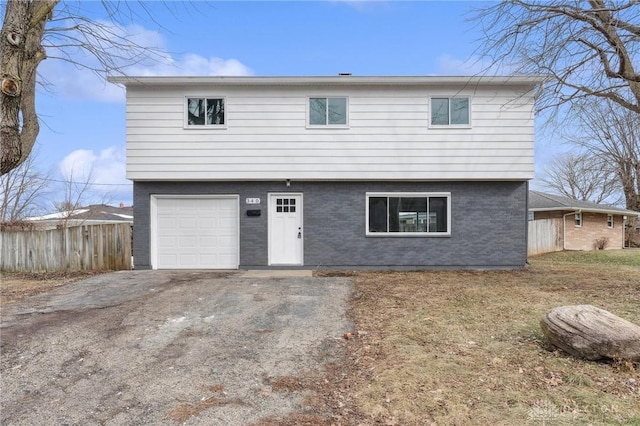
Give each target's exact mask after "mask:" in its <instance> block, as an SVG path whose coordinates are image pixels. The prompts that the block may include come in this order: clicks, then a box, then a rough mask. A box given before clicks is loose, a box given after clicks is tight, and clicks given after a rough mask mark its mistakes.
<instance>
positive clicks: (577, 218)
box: [573, 213, 582, 228]
mask: <svg viewBox="0 0 640 426" xmlns="http://www.w3.org/2000/svg"><path fill="white" fill-rule="evenodd" d="M573 223H574V225H575V226H576V228H580V227H581V226H582V213H576V214H575V216H574V217H573Z"/></svg>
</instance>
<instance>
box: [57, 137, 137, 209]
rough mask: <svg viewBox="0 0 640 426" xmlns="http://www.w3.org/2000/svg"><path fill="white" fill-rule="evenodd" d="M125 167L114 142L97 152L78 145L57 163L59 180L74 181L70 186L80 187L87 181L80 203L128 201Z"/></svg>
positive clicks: (122, 156) (124, 162)
mask: <svg viewBox="0 0 640 426" xmlns="http://www.w3.org/2000/svg"><path fill="white" fill-rule="evenodd" d="M125 169H126V160H125V153H124V149H122V148H119V147H115V146H112V147H109V148H106V149H103V150H101V151H100V152H94V151H93V150H90V149H78V150H75V151H73V152H71V153H70V154H68V155H67V156H66V157H64V159H63V160H62V161H61V162H60V164H59V171H60V174H61V176H62V178H63V180H65V181H66V182H74V185H73V186H74V188H78V189H82V188H84V186H85V183H88V185H86V187H87V190H86V191H85V193H84V194H83V196H84V198H86V199H85V200H83V201H84V202H83V203H82V204H92V203H104V202H107V203H108V202H112V201H113V202H120V201H124V202H125V203H126V204H129V203H130V202H131V201H130V200H131V198H132V194H131V186H132V184H131V182H129V181H128V180H127V179H126V177H125Z"/></svg>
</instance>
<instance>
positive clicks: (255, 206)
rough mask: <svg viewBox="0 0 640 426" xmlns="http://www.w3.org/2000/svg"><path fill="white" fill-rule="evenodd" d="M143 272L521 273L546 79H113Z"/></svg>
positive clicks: (136, 251)
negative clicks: (538, 99)
mask: <svg viewBox="0 0 640 426" xmlns="http://www.w3.org/2000/svg"><path fill="white" fill-rule="evenodd" d="M110 81H111V82H114V83H120V84H124V85H125V86H126V89H127V178H128V179H131V180H132V181H133V183H134V215H135V218H136V221H135V224H134V227H135V229H134V231H135V232H134V257H135V260H136V269H148V268H153V269H175V268H190V269H192V268H195V269H198V268H201V269H209V268H218V269H226V268H230V269H235V268H241V269H247V268H341V269H345V268H359V269H362V268H375V269H386V268H389V269H392V268H395V269H414V268H418V269H423V268H521V267H523V266H524V264H525V262H526V259H527V245H526V232H527V190H528V181H529V180H530V179H532V178H533V177H534V158H533V156H534V154H533V145H534V143H533V139H534V138H533V133H534V125H533V121H534V117H533V104H534V94H535V88H536V87H537V85H538V84H539V83H541V79H540V78H538V77H526V76H515V77H514V76H511V77H356V76H351V75H339V76H333V77H115V78H110Z"/></svg>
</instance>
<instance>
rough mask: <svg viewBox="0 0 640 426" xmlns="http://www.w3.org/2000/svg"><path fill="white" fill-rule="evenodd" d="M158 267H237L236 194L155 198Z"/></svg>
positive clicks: (237, 218)
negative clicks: (232, 195)
mask: <svg viewBox="0 0 640 426" xmlns="http://www.w3.org/2000/svg"><path fill="white" fill-rule="evenodd" d="M156 217H157V220H156V229H155V231H154V232H155V238H156V241H157V247H156V250H157V256H156V257H157V265H156V267H157V268H159V269H235V268H237V267H238V220H239V216H238V200H237V197H233V198H232V197H203V198H191V197H189V198H186V197H185V198H180V197H176V198H171V197H168V198H165V197H158V198H157V200H156Z"/></svg>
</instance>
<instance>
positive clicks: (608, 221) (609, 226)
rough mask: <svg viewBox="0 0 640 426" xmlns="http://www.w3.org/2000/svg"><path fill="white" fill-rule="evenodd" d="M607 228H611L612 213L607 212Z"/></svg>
mask: <svg viewBox="0 0 640 426" xmlns="http://www.w3.org/2000/svg"><path fill="white" fill-rule="evenodd" d="M607 228H609V229H613V215H612V214H608V215H607Z"/></svg>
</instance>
